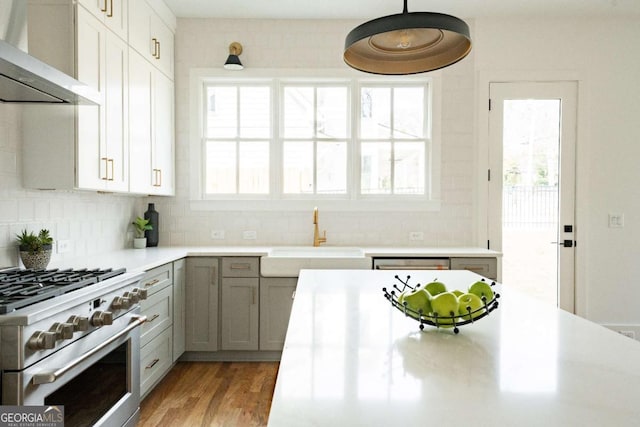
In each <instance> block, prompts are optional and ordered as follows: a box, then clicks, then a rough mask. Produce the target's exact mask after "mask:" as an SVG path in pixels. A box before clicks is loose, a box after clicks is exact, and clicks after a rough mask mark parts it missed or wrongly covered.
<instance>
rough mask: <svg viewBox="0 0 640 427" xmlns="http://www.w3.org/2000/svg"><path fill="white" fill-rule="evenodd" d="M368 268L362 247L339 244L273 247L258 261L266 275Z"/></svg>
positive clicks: (295, 274) (286, 275)
mask: <svg viewBox="0 0 640 427" xmlns="http://www.w3.org/2000/svg"><path fill="white" fill-rule="evenodd" d="M303 269H314V270H315V269H320V270H333V269H335V270H344V269H358V270H369V269H371V257H368V256H365V254H364V250H363V249H361V248H353V247H341V246H319V247H313V246H292V247H286V246H282V247H274V248H272V249H271V250H270V251H269V254H268V255H267V256H263V257H262V259H261V262H260V273H261V274H262V276H265V277H298V275H299V274H300V270H303Z"/></svg>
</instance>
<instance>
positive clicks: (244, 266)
mask: <svg viewBox="0 0 640 427" xmlns="http://www.w3.org/2000/svg"><path fill="white" fill-rule="evenodd" d="M259 275H260V258H257V257H225V258H222V277H258V276H259Z"/></svg>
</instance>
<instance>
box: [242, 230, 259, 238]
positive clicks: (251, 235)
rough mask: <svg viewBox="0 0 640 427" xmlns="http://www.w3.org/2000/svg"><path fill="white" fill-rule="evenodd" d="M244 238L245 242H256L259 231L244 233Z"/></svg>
mask: <svg viewBox="0 0 640 427" xmlns="http://www.w3.org/2000/svg"><path fill="white" fill-rule="evenodd" d="M242 238H243V239H244V240H256V239H257V238H258V232H257V231H243V232H242Z"/></svg>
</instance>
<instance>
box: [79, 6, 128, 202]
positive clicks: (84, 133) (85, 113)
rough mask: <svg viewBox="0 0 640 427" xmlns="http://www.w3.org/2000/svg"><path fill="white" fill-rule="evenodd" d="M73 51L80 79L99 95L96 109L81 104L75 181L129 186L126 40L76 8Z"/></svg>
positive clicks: (87, 185) (110, 187)
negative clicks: (76, 20)
mask: <svg viewBox="0 0 640 427" xmlns="http://www.w3.org/2000/svg"><path fill="white" fill-rule="evenodd" d="M77 52H78V58H79V61H78V79H79V80H80V81H83V82H86V83H87V84H89V85H91V86H94V87H95V88H97V89H98V90H99V91H100V94H101V95H102V106H100V107H99V108H83V107H81V108H79V112H78V123H77V126H78V146H77V157H78V165H77V170H78V172H77V173H78V176H77V180H78V182H77V186H78V188H84V189H95V190H108V191H127V190H128V184H129V179H128V174H129V163H128V161H129V153H128V129H127V123H128V114H127V112H128V102H127V93H128V91H127V88H128V85H127V80H128V66H127V63H128V48H127V45H126V44H125V43H124V42H123V41H122V40H121V39H119V38H118V37H115V36H114V34H113V33H112V32H110V31H109V30H108V29H107V28H106V27H105V26H104V25H103V24H102V23H100V22H99V21H98V20H97V19H96V18H95V17H93V16H91V15H90V14H89V13H87V11H86V10H84V9H83V8H81V7H80V8H79V9H78V42H77ZM101 124H102V125H101Z"/></svg>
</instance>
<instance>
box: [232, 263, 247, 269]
mask: <svg viewBox="0 0 640 427" xmlns="http://www.w3.org/2000/svg"><path fill="white" fill-rule="evenodd" d="M231 269H232V270H251V264H250V263H248V262H243V263H234V264H231Z"/></svg>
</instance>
